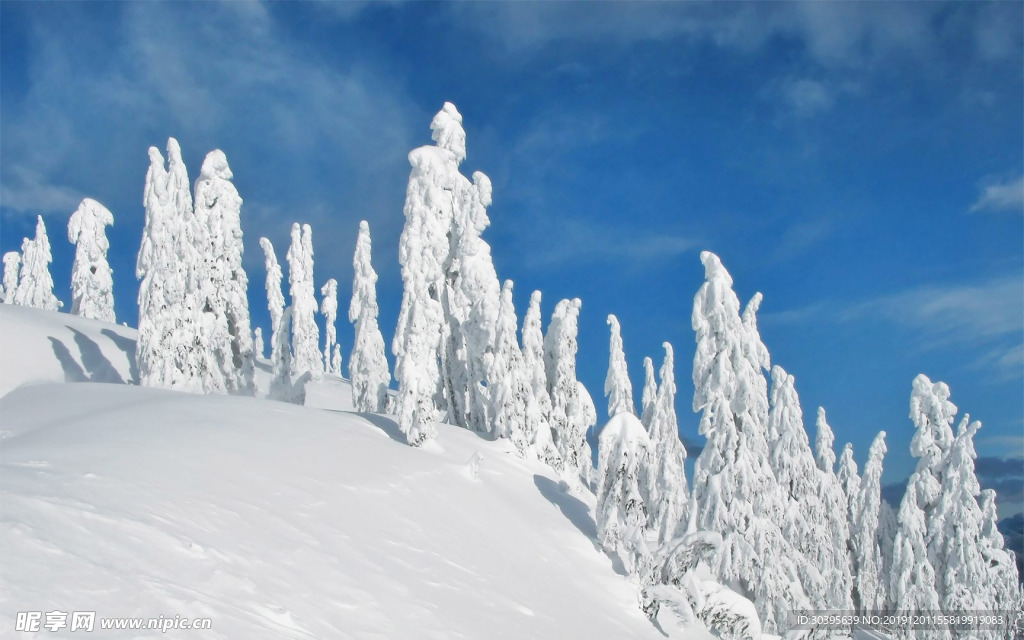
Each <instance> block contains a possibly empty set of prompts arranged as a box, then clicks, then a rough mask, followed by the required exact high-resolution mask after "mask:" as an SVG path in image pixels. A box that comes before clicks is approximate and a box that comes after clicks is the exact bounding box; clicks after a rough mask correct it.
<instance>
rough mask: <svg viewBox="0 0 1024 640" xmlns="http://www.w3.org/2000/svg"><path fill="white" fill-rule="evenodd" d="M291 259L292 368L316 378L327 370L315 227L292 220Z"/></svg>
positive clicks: (288, 254)
mask: <svg viewBox="0 0 1024 640" xmlns="http://www.w3.org/2000/svg"><path fill="white" fill-rule="evenodd" d="M285 259H286V260H287V261H288V285H289V287H288V292H289V296H290V298H291V307H292V319H291V323H292V358H293V360H292V368H293V371H294V373H296V374H297V375H300V376H301V375H302V374H304V373H305V372H309V374H310V377H311V378H312V379H314V380H315V379H317V378H319V377H320V375H321V374H323V372H324V360H323V357H322V356H321V355H320V329H319V327H317V324H316V312H317V304H316V297H315V295H314V293H313V291H314V287H313V229H312V228H311V227H310V226H309V225H308V224H304V225H301V226H300V225H299V223H297V222H296V223H294V224H292V231H291V245H290V246H289V247H288V253H287V254H285Z"/></svg>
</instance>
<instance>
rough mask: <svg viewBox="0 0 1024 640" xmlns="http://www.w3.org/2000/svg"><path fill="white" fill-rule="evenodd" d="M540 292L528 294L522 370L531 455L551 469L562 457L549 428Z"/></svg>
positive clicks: (556, 466)
mask: <svg viewBox="0 0 1024 640" xmlns="http://www.w3.org/2000/svg"><path fill="white" fill-rule="evenodd" d="M540 302H541V292H540V291H534V292H533V293H532V294H531V295H530V306H529V308H528V309H527V310H526V315H525V316H524V317H523V326H522V330H521V333H522V337H523V370H524V371H525V372H526V379H527V382H528V384H529V387H530V396H529V400H530V402H529V404H528V405H527V412H528V419H527V425H528V426H529V427H530V429H531V435H530V448H531V452H532V455H533V456H534V457H536V458H537V459H538V460H540V461H541V462H544V463H546V464H547V465H548V466H550V467H551V468H552V469H556V470H560V469H561V468H562V458H561V456H560V455H559V453H558V448H557V447H556V446H555V443H554V437H553V434H552V431H551V395H550V394H549V393H548V377H547V371H546V369H545V366H544V332H543V331H542V329H541V315H540Z"/></svg>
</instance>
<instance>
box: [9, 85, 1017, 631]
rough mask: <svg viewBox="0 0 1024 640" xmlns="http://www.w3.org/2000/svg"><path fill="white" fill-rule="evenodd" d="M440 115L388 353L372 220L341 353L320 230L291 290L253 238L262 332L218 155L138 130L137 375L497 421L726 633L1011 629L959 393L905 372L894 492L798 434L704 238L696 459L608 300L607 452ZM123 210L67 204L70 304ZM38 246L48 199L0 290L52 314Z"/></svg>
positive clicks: (421, 170) (273, 257)
mask: <svg viewBox="0 0 1024 640" xmlns="http://www.w3.org/2000/svg"><path fill="white" fill-rule="evenodd" d="M430 130H431V132H432V140H433V144H430V145H426V146H423V147H420V148H418V149H415V150H413V151H412V152H411V153H410V154H409V161H410V164H411V166H412V170H411V173H410V176H409V182H408V186H407V190H406V199H405V206H404V210H403V212H404V216H405V226H404V228H403V230H402V233H401V238H400V245H399V247H398V249H399V262H400V266H401V277H402V284H403V289H402V299H401V307H400V312H399V316H398V324H397V326H396V328H395V331H394V335H393V339H392V342H391V353H392V355H393V356H394V370H393V373H392V371H391V370H389V367H388V360H387V357H386V352H385V345H386V343H385V340H384V336H383V334H382V333H381V330H380V327H379V326H378V321H377V320H378V302H377V293H376V285H377V273H376V271H375V270H374V268H373V266H372V264H371V236H370V228H369V225H368V224H367V223H366V222H365V221H363V222H361V223H360V225H359V228H358V230H357V240H356V249H355V255H354V256H353V268H354V278H353V282H352V295H351V301H350V304H349V310H348V319H349V321H350V322H351V323H352V325H353V327H354V335H355V339H354V342H353V344H352V345H350V349H349V353H348V357H347V358H345V359H344V360H343V358H342V351H343V346H342V345H341V344H340V343H339V341H338V338H337V328H336V322H337V314H338V303H339V301H338V295H339V283H338V281H337V280H336V279H334V278H327V279H325V280H323V281H322V284H321V285H320V286H319V291H320V294H321V297H320V300H319V303H318V301H317V298H316V291H317V290H318V286H317V281H316V280H315V278H314V273H313V271H314V255H313V241H312V229H311V227H310V225H308V224H300V223H298V222H296V223H294V224H293V226H292V227H291V236H290V245H289V247H288V248H287V251H286V253H285V256H284V259H285V263H286V266H287V276H288V281H287V282H288V296H287V299H286V297H285V294H284V290H283V283H284V270H283V269H282V264H281V263H280V262H279V261H278V257H277V253H276V251H275V248H274V246H273V245H272V244H271V242H270V241H269V240H268V239H267V238H260V239H259V244H260V247H261V248H262V250H263V257H264V260H265V265H266V270H265V274H264V275H263V276H262V277H263V278H264V282H265V289H266V294H267V302H268V311H269V316H270V327H269V333H267V334H264V333H263V330H262V329H261V328H259V327H257V328H255V329H254V328H253V327H252V323H251V320H250V307H249V301H248V294H247V291H248V283H249V280H248V276H247V274H246V273H245V271H244V270H243V268H242V256H243V242H242V240H243V235H242V225H241V221H242V219H241V212H242V204H243V200H242V198H241V197H240V195H239V193H238V191H237V190H236V189H235V187H234V185H233V183H232V178H233V175H232V172H231V169H230V167H229V165H228V161H227V158H226V156H225V154H224V153H223V152H221V151H220V150H214V151H211V152H210V153H209V154H208V155H207V156H206V159H205V160H204V161H203V164H202V167H201V169H200V172H199V177H198V179H197V180H196V181H195V183H194V185H191V184H190V183H189V178H188V172H187V170H186V167H185V164H184V162H183V161H182V157H181V149H180V147H179V145H178V143H177V141H176V140H174V139H173V138H171V139H170V140H168V143H167V148H166V159H165V157H164V156H163V155H162V154H161V153H160V151H159V150H157V149H156V148H150V149H149V160H150V165H149V170H148V173H147V174H146V179H145V186H144V189H143V204H144V207H145V228H144V231H143V237H142V242H141V246H140V248H139V250H138V259H137V265H136V274H135V275H136V277H137V279H138V280H139V290H138V310H139V318H138V345H137V350H136V359H137V366H138V372H139V384H141V385H144V386H150V387H163V388H169V389H178V390H182V391H190V392H195V393H207V394H235V395H249V396H252V395H256V394H263V395H266V396H268V397H270V398H272V399H276V400H281V401H286V402H294V403H302V402H303V401H304V396H305V386H306V384H307V383H309V382H310V381H315V380H319V379H321V378H323V377H324V376H328V375H333V376H340V375H342V373H343V372H342V369H343V362H344V364H345V365H347V370H348V375H349V379H350V382H351V389H352V403H353V406H354V407H355V409H356V410H357V411H362V412H375V413H387V414H390V415H392V416H394V419H395V420H396V422H397V424H398V426H399V428H400V430H401V433H402V434H403V435H404V437H405V438H406V441H407V442H408V443H409V444H410V445H412V446H415V447H422V446H429V443H430V442H431V440H433V439H434V438H435V437H436V435H437V429H436V427H435V424H436V423H437V422H448V423H451V424H455V425H459V426H461V427H464V428H466V429H469V430H472V431H475V432H478V433H479V434H480V435H481V437H485V438H491V439H507V440H508V442H509V443H510V445H511V447H512V448H513V449H514V450H515V451H516V452H517V453H518V454H519V455H520V456H522V457H523V458H525V459H528V460H533V461H537V462H539V463H543V464H546V465H548V466H550V467H551V468H553V469H555V470H556V471H557V472H558V473H559V474H560V475H561V477H562V478H563V480H564V483H565V485H566V487H567V489H568V490H569V491H575V492H593V494H594V495H595V496H596V512H595V514H594V517H595V521H596V525H597V528H596V530H597V537H598V539H597V541H596V542H597V543H598V544H599V545H600V546H601V548H603V549H604V551H605V552H606V553H607V554H608V555H609V556H610V557H611V559H612V561H613V563H614V564H615V565H616V566H617V567H619V568H620V569H621V570H622V571H623V572H625V573H627V574H628V575H630V576H631V577H632V579H633V580H634V581H635V583H636V585H637V594H638V595H637V601H638V603H639V606H640V607H641V608H642V609H643V610H644V611H645V612H646V613H647V614H648V615H649V616H651V617H652V618H654V617H656V616H657V615H659V613H660V612H661V611H672V612H674V613H675V614H677V615H679V616H680V617H682V618H683V619H684V620H697V619H699V620H702V621H703V622H704V623H705V624H706V625H707V626H708V627H709V628H712V629H714V630H715V631H716V632H717V633H719V634H720V635H721V637H724V638H742V637H750V638H758V637H759V633H760V632H762V631H763V632H765V633H772V634H778V635H785V636H786V637H814V638H821V637H827V636H828V635H829V634H830V633H832V632H833V631H836V630H837V629H835V628H834V627H829V628H825V627H819V628H807V627H805V626H800V625H797V624H796V618H795V616H794V612H796V611H801V610H805V611H806V610H817V611H845V612H861V613H865V612H881V611H898V612H939V611H944V612H963V611H993V612H995V611H998V612H1002V613H1003V615H1006V616H1008V618H1007V624H1006V625H1005V626H1002V627H999V628H996V627H985V628H975V629H968V630H965V629H962V628H958V627H955V626H954V627H948V626H946V627H943V626H942V625H939V626H937V627H935V628H934V629H932V628H929V629H925V630H922V629H920V628H918V629H916V631H915V630H913V629H912V627H911V626H910V625H904V626H899V625H897V626H896V627H893V628H889V629H888V631H889V632H890V633H892V634H893V635H894V637H897V638H909V637H911V636H914V637H916V638H919V639H925V640H947V639H949V640H952V639H953V638H967V637H970V638H977V639H979V640H980V639H983V638H992V639H993V640H995V639H1002V638H1005V639H1007V640H1010V639H1011V638H1013V637H1014V634H1015V633H1019V632H1020V628H1019V626H1015V625H1019V616H1020V612H1021V608H1022V606H1024V595H1022V591H1021V587H1020V582H1019V576H1018V574H1017V568H1016V565H1015V562H1014V557H1013V554H1012V552H1010V551H1008V550H1007V549H1005V546H1004V541H1003V538H1002V536H1001V535H1000V533H999V531H998V529H997V527H996V518H997V515H996V514H997V511H996V504H995V502H996V496H995V494H994V492H992V491H990V490H987V491H982V490H981V488H980V485H979V483H978V479H977V475H976V473H975V469H974V460H975V459H976V454H975V450H974V437H975V434H976V433H977V431H978V429H979V428H980V427H981V424H980V423H979V422H977V421H972V420H971V419H970V417H969V416H968V415H967V414H966V413H965V414H963V415H962V416H961V417H960V419H959V421H958V420H957V412H958V409H957V407H956V406H955V405H954V404H953V402H952V401H951V394H950V389H949V387H948V386H947V385H946V384H944V383H942V382H933V381H932V380H930V379H929V378H928V377H926V376H925V375H923V374H922V375H919V376H917V377H916V378H915V379H914V380H913V381H912V384H911V390H910V403H909V406H910V413H909V418H910V424H912V425H913V428H914V436H913V440H912V443H911V451H910V452H911V454H912V455H913V456H914V458H916V459H917V466H916V469H915V471H914V473H913V475H912V476H911V477H910V480H909V482H908V484H907V488H906V493H905V495H904V496H903V499H902V501H901V502H900V504H899V506H898V508H897V509H893V508H891V507H890V506H889V505H888V503H886V502H885V501H884V500H883V499H882V496H881V489H882V484H881V478H882V471H883V464H884V458H885V455H886V453H887V446H886V441H885V437H886V434H885V432H884V431H883V432H879V433H878V435H877V437H876V438H875V439H874V441H873V443H872V444H871V447H870V449H869V451H868V452H867V460H866V462H865V463H864V467H863V473H861V472H860V471H859V470H858V467H857V463H856V462H855V459H854V452H853V448H852V446H851V445H849V444H847V445H845V446H844V447H843V449H842V451H841V453H840V454H839V455H838V456H837V453H836V450H835V447H834V445H835V436H834V434H833V431H832V428H831V427H830V425H829V423H828V421H827V416H826V412H825V410H824V409H823V408H817V411H816V414H815V415H816V419H815V428H816V433H815V437H814V440H813V447H812V443H811V438H810V437H809V435H808V432H807V429H806V427H805V418H804V411H803V409H802V407H801V404H800V398H799V395H798V392H797V385H796V380H795V378H794V376H793V375H792V374H790V373H788V372H787V371H786V370H784V369H783V368H782V367H781V366H779V365H778V364H775V363H773V362H772V359H771V355H770V352H769V349H768V348H767V346H766V345H765V344H764V343H763V342H762V339H761V335H760V332H759V330H758V325H757V314H758V310H759V307H760V304H761V300H762V297H761V294H756V295H755V296H754V297H753V298H752V299H751V300H750V301H749V302H748V303H747V304H746V305H745V306H741V303H740V300H739V299H738V297H737V295H736V293H735V292H734V290H733V280H732V277H731V276H730V274H729V272H728V271H727V269H726V267H725V266H724V265H723V264H722V262H721V260H720V259H719V258H718V256H716V255H714V254H713V253H710V252H704V253H702V254H701V255H700V260H701V262H702V264H703V267H704V282H703V284H701V286H700V288H699V290H698V291H697V292H696V294H695V296H694V302H693V311H692V316H691V323H692V327H693V330H694V332H695V335H696V354H695V356H694V361H693V367H692V379H693V384H694V395H693V398H692V407H693V411H694V412H695V413H696V414H698V416H699V434H700V435H702V436H703V437H704V438H705V439H706V442H705V445H704V447H703V449H702V450H701V452H700V454H699V455H698V456H697V458H696V460H695V461H694V465H693V474H692V480H690V481H688V478H687V473H686V471H685V464H686V460H687V456H688V453H687V450H686V448H685V447H684V446H683V442H682V440H681V439H680V436H679V419H678V416H677V415H676V394H677V387H676V382H675V375H676V373H675V360H674V351H673V347H672V345H671V344H669V343H667V342H666V343H664V345H663V347H664V354H663V355H662V361H661V366H660V368H658V369H657V370H656V369H655V362H654V360H653V359H652V357H645V358H644V359H643V361H642V362H643V370H644V386H643V389H642V392H641V398H640V400H641V402H640V405H639V407H638V406H637V405H636V403H635V399H634V392H633V388H632V384H631V382H630V377H629V373H628V369H627V363H628V361H629V360H628V359H627V357H626V350H625V347H624V344H623V340H622V333H621V326H620V323H619V320H618V319H617V318H616V317H615V316H614V315H610V316H608V318H607V323H608V326H609V331H610V339H609V364H608V372H607V377H606V380H605V388H604V395H605V397H606V398H607V417H608V420H607V421H606V422H604V426H603V427H602V428H601V429H600V431H599V438H598V443H599V446H598V464H597V468H596V469H595V468H594V467H593V464H592V457H591V450H590V445H589V444H588V441H587V437H586V436H587V433H588V431H590V430H591V429H594V428H596V427H597V425H598V424H599V416H598V411H597V408H596V406H595V402H594V399H593V397H592V396H591V394H590V393H589V391H588V390H587V389H586V388H585V387H584V386H583V384H582V383H581V382H580V381H579V380H578V379H577V372H576V357H577V351H578V342H577V333H578V319H579V314H580V313H581V310H582V302H581V301H580V300H579V299H578V298H574V299H564V300H560V301H558V302H557V304H555V306H554V310H553V313H552V314H551V317H550V318H549V319H548V322H547V330H546V332H545V331H544V329H543V324H544V323H543V318H542V313H541V301H542V295H541V292H539V291H534V292H532V293H531V294H530V297H529V303H528V305H527V306H526V311H525V313H524V314H523V316H522V321H521V322H520V321H519V317H520V316H519V315H518V314H517V312H516V307H515V300H514V286H513V282H512V281H511V280H504V281H502V280H500V279H499V277H498V274H497V272H496V270H495V266H494V264H493V261H492V258H491V249H490V246H489V245H488V243H487V241H486V240H484V238H483V234H484V232H485V231H486V229H487V227H488V226H489V224H490V221H489V218H488V207H489V206H490V205H491V198H492V186H491V181H490V180H489V179H488V177H487V176H486V175H485V174H483V173H481V172H479V171H477V172H474V173H473V174H472V176H471V177H466V176H465V175H464V174H463V173H462V172H461V170H460V165H461V164H462V162H463V161H464V160H465V158H466V133H465V130H464V128H463V126H462V116H461V114H460V113H459V112H458V110H457V109H456V108H455V106H454V105H452V104H451V103H446V104H445V105H444V106H443V108H442V109H441V110H440V111H439V112H438V113H437V115H436V116H435V117H434V119H433V121H432V122H431V123H430ZM113 222H114V218H113V215H112V214H111V212H110V211H108V210H107V209H106V208H105V207H103V205H101V204H100V203H98V202H96V201H94V200H91V199H88V198H87V199H85V200H83V201H82V203H81V205H80V206H79V208H78V209H77V210H76V211H75V212H74V213H73V214H72V216H71V218H70V220H69V223H68V239H69V241H70V242H72V243H74V244H75V258H74V266H73V271H72V274H71V291H72V304H71V309H70V310H71V313H73V314H77V315H81V316H83V317H87V318H94V319H97V320H103V321H107V322H113V321H114V320H115V318H114V302H113V286H112V283H113V280H112V270H111V268H110V266H109V264H108V263H107V258H106V254H107V250H108V248H109V245H108V241H107V238H106V227H107V226H110V225H112V224H113ZM51 261H52V256H51V250H50V244H49V239H48V237H47V234H46V227H45V225H44V224H43V220H42V217H40V218H39V219H38V223H37V227H36V232H35V237H34V238H32V239H28V238H26V239H25V240H24V242H23V244H22V250H21V251H20V252H17V251H12V252H9V253H7V254H5V255H4V256H3V265H4V266H3V269H4V271H3V283H2V290H0V300H2V302H4V303H7V304H16V305H24V306H30V307H36V308H40V309H46V310H51V311H56V310H58V309H60V308H61V307H62V306H63V303H61V302H60V301H59V300H58V299H57V298H56V296H55V295H54V292H53V286H54V284H53V279H52V277H51V275H50V270H49V264H50V262H51ZM318 314H320V315H322V316H323V321H324V327H325V331H324V336H322V339H321V335H320V330H319V326H318V323H317V315H318ZM265 336H266V337H267V338H268V339H269V366H270V368H271V370H272V375H271V382H270V385H269V388H268V389H263V390H258V389H257V385H256V383H255V379H254V371H255V365H256V361H257V359H263V358H264V357H265V355H266V354H265V350H266V349H267V347H266V346H265V344H264V340H265ZM392 380H393V382H394V384H393V385H392ZM638 408H639V411H638V410H637V409H638ZM954 424H955V428H954ZM908 426H909V424H908ZM1014 620H1015V621H1016V622H1013V621H1014Z"/></svg>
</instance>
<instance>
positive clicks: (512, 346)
mask: <svg viewBox="0 0 1024 640" xmlns="http://www.w3.org/2000/svg"><path fill="white" fill-rule="evenodd" d="M517 329H518V327H517V325H516V310H515V307H514V306H513V300H512V281H511V280H506V281H505V284H504V286H502V289H501V302H500V304H499V305H498V323H497V327H496V330H497V333H496V336H495V338H496V343H495V346H494V353H493V356H492V357H491V362H490V371H489V372H488V376H487V379H488V380H489V381H490V383H489V384H488V389H489V391H490V394H491V399H492V402H493V407H492V409H491V412H490V413H491V415H492V416H493V419H494V434H495V436H497V437H499V438H508V439H509V440H510V441H511V442H512V444H513V445H515V447H516V450H517V451H519V453H520V454H521V455H523V456H528V455H529V452H530V440H531V435H532V434H531V431H530V428H529V425H528V423H527V421H528V419H529V416H528V405H529V403H530V380H529V377H528V375H527V372H526V369H525V368H524V366H523V354H522V351H521V350H520V349H519V340H518V339H517V338H516V330H517Z"/></svg>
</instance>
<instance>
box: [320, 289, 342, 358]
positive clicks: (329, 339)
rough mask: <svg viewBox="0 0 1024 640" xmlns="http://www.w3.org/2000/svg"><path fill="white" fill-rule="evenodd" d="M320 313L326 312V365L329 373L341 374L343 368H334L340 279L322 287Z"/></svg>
mask: <svg viewBox="0 0 1024 640" xmlns="http://www.w3.org/2000/svg"><path fill="white" fill-rule="evenodd" d="M320 295H321V296H323V298H322V299H321V300H320V313H322V314H324V333H325V336H324V366H325V368H326V369H327V373H333V374H334V375H338V376H340V375H341V369H340V368H338V369H335V368H334V360H333V357H334V346H335V345H336V344H338V328H337V326H336V325H335V323H336V322H337V320H338V281H337V280H335V279H334V278H331V279H329V280H328V281H327V282H326V283H324V286H323V287H321V288H320Z"/></svg>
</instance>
